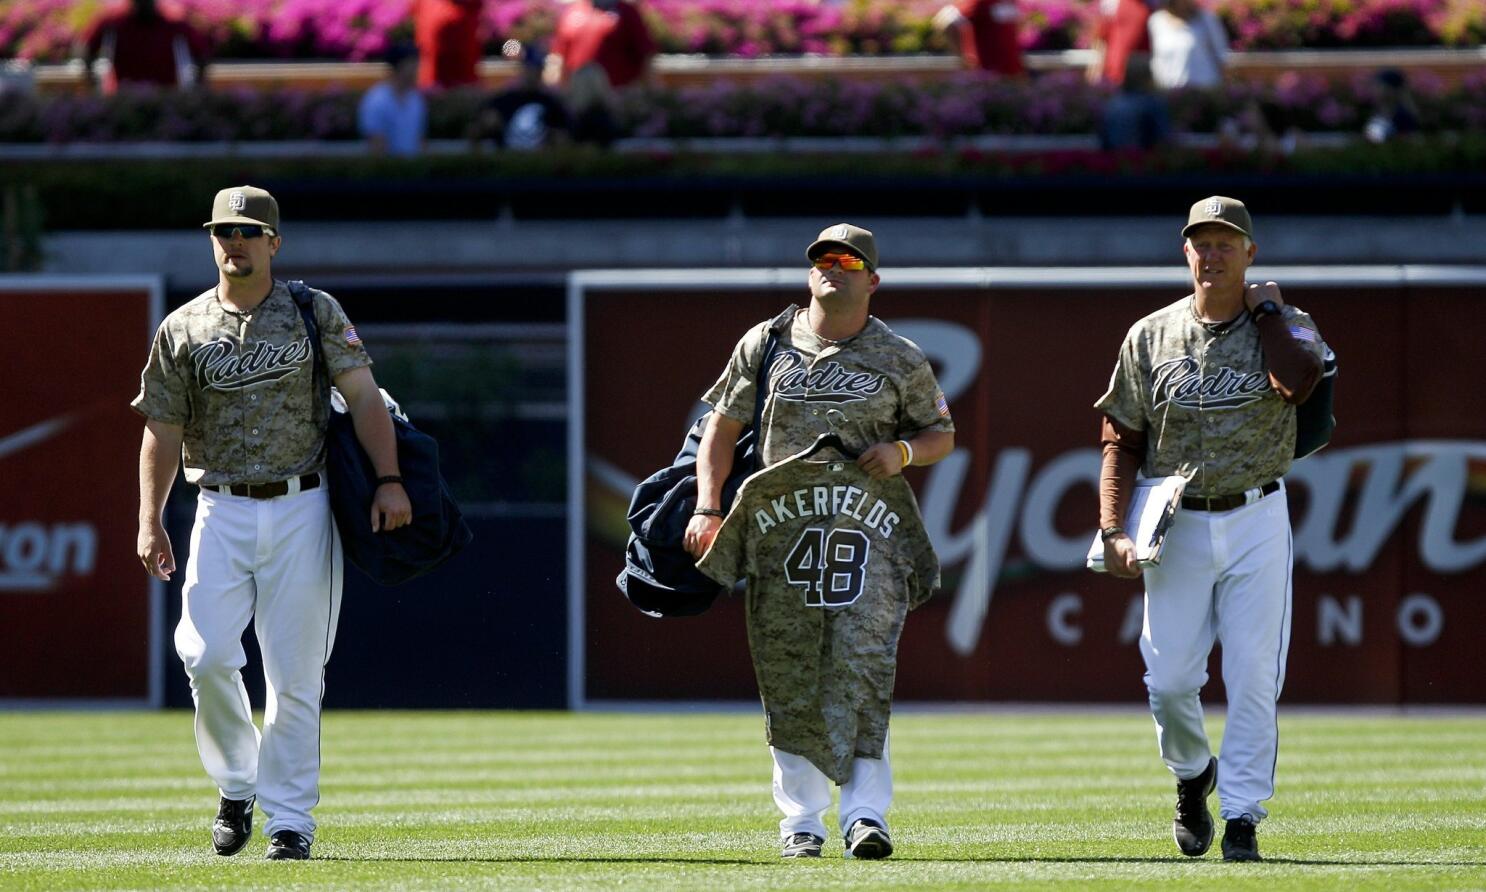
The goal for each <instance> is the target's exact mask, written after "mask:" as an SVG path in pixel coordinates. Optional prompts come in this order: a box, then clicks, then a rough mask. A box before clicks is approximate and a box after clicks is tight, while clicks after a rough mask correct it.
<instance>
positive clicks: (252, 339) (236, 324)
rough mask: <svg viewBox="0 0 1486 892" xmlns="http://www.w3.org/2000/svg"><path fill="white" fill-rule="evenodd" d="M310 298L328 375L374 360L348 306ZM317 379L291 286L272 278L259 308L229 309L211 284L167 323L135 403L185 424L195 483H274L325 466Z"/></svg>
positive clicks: (190, 478) (320, 295) (189, 474)
mask: <svg viewBox="0 0 1486 892" xmlns="http://www.w3.org/2000/svg"><path fill="white" fill-rule="evenodd" d="M313 294H314V296H315V319H316V321H317V322H319V324H320V340H321V342H322V343H323V344H324V347H325V362H326V365H327V366H328V367H329V370H330V375H331V377H332V378H334V377H335V376H336V375H338V374H340V373H341V372H345V371H348V370H350V369H354V368H359V367H361V366H365V365H371V358H370V357H369V356H367V354H366V348H365V347H363V346H362V344H361V338H360V337H359V336H358V335H357V334H356V329H355V328H353V327H352V325H351V322H350V320H349V319H347V318H346V314H345V311H344V310H342V309H341V305H340V304H339V303H338V302H336V300H335V298H333V297H331V296H330V295H328V294H326V293H325V292H323V291H315V292H313ZM314 378H315V353H314V350H313V349H312V348H311V346H310V338H309V332H308V331H306V330H305V326H304V317H303V316H301V315H300V313H299V307H298V306H297V305H296V304H295V303H294V298H293V296H292V295H290V293H289V288H288V286H286V285H285V284H284V283H283V282H274V285H273V290H272V291H271V292H269V295H268V297H267V298H265V299H264V301H263V303H261V304H259V305H258V307H257V308H256V309H255V310H253V312H252V313H235V312H230V311H229V310H227V308H226V307H224V306H223V305H222V302H221V301H220V300H218V299H217V290H216V289H215V288H213V289H211V290H210V291H205V292H203V293H202V294H201V295H200V296H199V297H197V298H195V299H194V300H192V301H191V302H190V303H188V304H186V305H185V306H183V307H181V308H180V309H178V310H176V311H175V312H173V313H171V314H170V315H169V316H166V317H165V321H164V322H162V323H160V329H159V331H157V332H156V333H155V341H154V343H153V344H152V345H151V346H150V359H149V362H148V364H146V365H145V368H144V372H143V373H142V374H141V375H140V381H139V395H138V396H136V397H135V398H134V401H133V402H132V403H131V404H130V405H131V406H133V408H134V410H135V411H137V412H139V413H140V414H141V415H144V416H146V417H147V418H152V419H154V420H156V421H164V422H166V423H169V424H179V425H182V426H183V427H184V428H185V439H184V445H183V449H182V452H183V454H184V459H185V466H186V481H187V482H188V483H197V484H201V485H203V486H216V485H220V484H223V483H268V482H271V481H274V480H285V479H287V478H289V477H295V476H298V475H300V474H308V473H310V472H312V471H318V470H319V469H320V467H321V466H322V465H323V464H324V460H325V456H324V447H325V423H324V421H323V418H322V417H321V416H317V415H316V412H315V407H316V404H317V403H318V401H319V399H320V396H319V394H317V393H316V391H315V383H314Z"/></svg>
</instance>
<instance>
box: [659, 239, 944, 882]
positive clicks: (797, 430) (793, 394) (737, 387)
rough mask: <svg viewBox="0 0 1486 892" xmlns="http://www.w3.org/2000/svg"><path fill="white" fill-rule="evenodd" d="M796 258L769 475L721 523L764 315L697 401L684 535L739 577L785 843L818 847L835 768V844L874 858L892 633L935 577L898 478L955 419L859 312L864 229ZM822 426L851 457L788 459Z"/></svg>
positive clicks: (915, 355) (927, 460)
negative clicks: (805, 287)
mask: <svg viewBox="0 0 1486 892" xmlns="http://www.w3.org/2000/svg"><path fill="white" fill-rule="evenodd" d="M806 256H807V257H808V259H809V260H810V262H811V264H812V269H811V270H810V277H809V285H810V294H811V299H810V304H809V307H808V308H807V309H805V310H801V311H799V312H798V313H797V314H796V316H795V319H794V322H793V324H792V325H790V326H789V327H788V328H787V330H785V331H784V332H782V333H781V335H780V338H779V343H778V346H777V348H776V352H775V356H774V359H773V360H772V362H771V365H770V376H769V393H768V394H766V398H765V402H764V409H763V414H762V416H761V417H762V419H763V421H762V422H761V425H762V427H763V430H762V431H761V433H762V450H763V451H762V460H763V464H764V466H765V470H763V471H761V472H759V473H758V474H756V475H754V476H753V477H751V478H750V479H749V482H748V483H747V484H746V485H745V491H743V492H740V495H739V497H738V498H737V499H736V500H735V505H734V507H733V512H732V514H731V515H730V516H729V517H728V521H727V523H726V524H724V522H723V519H724V513H723V511H722V501H721V491H722V484H723V481H724V480H725V479H726V478H727V475H728V472H729V471H730V470H731V467H732V459H733V449H734V446H735V445H736V443H737V441H738V437H739V435H740V434H741V433H742V431H743V429H744V427H745V426H746V425H748V424H750V423H752V417H753V407H754V387H755V385H754V381H755V376H756V370H757V369H758V367H759V363H760V362H761V361H762V359H763V352H764V348H765V344H766V341H767V335H768V323H767V322H766V323H763V324H761V325H758V326H755V327H754V328H753V329H751V330H750V331H749V332H748V333H747V334H745V335H744V336H743V338H742V340H740V341H739V342H738V345H737V347H736V348H735V349H734V351H733V355H732V360H731V362H730V363H729V365H728V367H727V368H726V369H725V370H724V371H723V373H722V376H721V377H720V378H719V379H718V381H717V383H716V384H714V385H713V387H712V389H711V390H710V391H708V393H707V394H706V395H705V396H704V397H703V399H704V400H705V401H706V402H707V403H709V404H710V405H711V406H712V407H713V411H712V413H711V414H710V416H709V417H708V422H707V426H706V428H705V431H704V433H703V436H702V442H701V446H700V451H699V456H698V463H697V467H698V472H697V477H698V496H697V499H698V500H697V509H696V515H695V516H694V517H693V518H692V520H691V523H690V525H689V526H688V527H687V531H686V537H685V544H686V547H687V549H688V550H689V551H690V552H691V553H692V554H693V555H695V556H697V557H699V558H700V557H702V556H703V555H704V554H707V553H708V549H709V548H712V547H716V548H717V553H716V554H715V555H710V554H709V555H708V556H707V558H706V559H705V560H703V561H702V563H701V564H700V565H699V566H700V567H701V569H702V570H703V571H704V572H706V573H708V575H710V576H712V577H713V578H716V579H718V580H719V581H722V582H731V581H732V580H733V579H735V578H738V577H739V576H744V575H746V576H747V577H748V580H749V583H748V607H747V612H748V640H749V646H750V651H751V653H752V656H753V663H754V670H755V673H756V675H757V677H758V682H759V691H760V694H761V696H762V699H763V706H764V713H765V734H766V736H767V738H768V741H769V744H770V752H771V754H772V755H773V759H774V802H775V804H776V805H778V807H779V809H780V811H782V812H783V813H784V818H783V819H782V820H781V821H780V822H779V830H780V836H781V840H782V842H783V850H782V854H783V856H784V857H786V858H791V857H819V856H820V853H821V846H822V845H823V844H824V842H825V837H826V835H827V833H826V827H825V824H824V823H823V822H822V820H821V815H822V814H823V813H824V812H825V810H826V809H827V808H829V807H830V804H831V794H830V786H829V784H830V782H831V781H834V782H835V783H837V784H839V785H840V786H841V809H840V829H841V832H842V835H843V837H844V839H845V843H846V850H847V853H848V854H849V855H851V856H853V857H857V858H885V857H887V856H888V855H890V854H891V853H892V850H893V846H892V841H891V838H890V837H889V835H888V826H887V817H886V816H887V810H888V806H889V804H890V803H891V800H892V772H891V766H890V763H889V755H888V740H887V726H888V713H889V709H890V704H891V697H892V689H893V677H894V672H895V669H896V664H897V650H898V636H899V633H900V632H901V630H902V624H903V618H904V614H905V613H906V612H907V610H908V608H909V607H911V606H914V605H915V604H917V603H918V602H919V601H921V600H923V599H925V598H927V597H928V595H929V593H930V592H931V591H932V589H933V587H934V586H935V585H937V582H938V565H937V562H935V561H934V560H933V553H932V550H931V549H929V548H928V545H927V540H926V539H925V538H924V533H923V531H922V522H921V521H920V520H919V516H918V509H917V506H916V503H914V501H913V495H912V491H911V490H910V489H909V488H908V487H907V485H906V483H904V482H903V481H902V480H901V479H900V478H899V477H898V475H899V474H901V472H902V470H903V468H905V467H907V466H908V465H909V464H918V465H930V464H933V463H934V462H937V461H939V460H940V459H941V458H943V457H944V456H946V455H948V454H949V452H950V451H951V450H952V449H953V448H954V424H953V422H952V421H951V420H950V416H949V408H948V406H947V405H946V403H945V400H944V395H943V393H942V392H941V391H940V390H939V385H938V383H937V382H936V381H935V379H934V372H933V370H932V369H931V368H930V366H929V363H928V361H927V360H926V359H925V358H924V355H923V353H922V352H921V351H920V350H919V349H918V347H916V346H915V345H914V344H913V343H911V342H910V341H907V340H905V339H903V338H901V337H899V336H897V335H895V334H893V332H892V330H891V329H889V328H888V327H887V326H886V325H884V324H883V323H882V322H881V321H879V320H877V319H875V318H873V317H871V316H870V315H868V303H869V301H870V299H871V296H872V294H873V292H875V291H876V289H877V286H878V283H879V278H878V275H877V245H876V241H875V239H874V238H873V235H872V233H871V232H869V231H867V230H865V229H862V228H861V227H858V226H852V225H850V224H845V223H842V224H838V225H835V226H831V227H828V228H827V229H826V230H825V231H824V232H822V233H821V234H820V237H819V238H817V239H816V240H815V241H814V242H813V243H812V244H811V245H810V247H809V248H808V249H807V250H806ZM832 432H834V433H837V434H838V436H839V438H840V440H841V441H842V445H843V446H844V447H845V451H847V452H849V453H851V454H856V455H858V456H859V457H858V458H857V459H856V460H855V462H854V463H852V462H848V461H843V460H842V459H841V457H839V456H838V457H836V460H835V461H834V462H831V461H825V462H815V463H811V462H810V461H807V460H806V459H805V458H798V459H795V460H794V461H786V460H787V459H790V458H791V457H792V456H796V455H797V454H798V453H801V452H802V451H806V450H808V449H809V448H810V447H812V446H813V445H814V444H815V443H816V440H817V438H818V437H819V436H820V435H822V434H825V433H832ZM816 457H817V458H828V456H824V455H819V456H816ZM827 495H828V497H827ZM889 516H891V517H893V518H895V519H893V520H889V519H888V518H889ZM719 530H722V531H723V532H722V533H719ZM714 542H715V543H716V544H715V546H714Z"/></svg>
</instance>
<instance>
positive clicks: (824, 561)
mask: <svg viewBox="0 0 1486 892" xmlns="http://www.w3.org/2000/svg"><path fill="white" fill-rule="evenodd" d="M871 547H872V543H871V541H870V540H868V538H867V534H866V533H864V532H862V531H861V530H844V529H835V530H830V531H827V530H825V529H824V528H822V527H806V528H805V529H803V530H801V531H800V538H798V539H796V540H795V544H794V546H792V547H791V548H790V550H789V556H788V557H786V558H785V559H784V579H785V581H786V582H788V583H789V584H790V585H798V586H800V587H801V588H803V589H805V606H806V607H845V606H847V605H849V604H852V603H855V602H856V599H857V598H860V597H861V596H862V587H863V585H864V584H865V583H866V579H867V556H868V554H869V552H870V550H871Z"/></svg>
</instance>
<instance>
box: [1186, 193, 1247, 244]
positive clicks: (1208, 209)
mask: <svg viewBox="0 0 1486 892" xmlns="http://www.w3.org/2000/svg"><path fill="white" fill-rule="evenodd" d="M1208 223H1217V224H1218V225H1219V226H1227V227H1228V228H1229V229H1235V230H1237V231H1238V232H1239V233H1241V234H1243V235H1246V236H1248V237H1249V240H1250V241H1253V239H1254V221H1253V220H1250V219H1249V209H1248V208H1246V207H1244V205H1243V202H1241V201H1239V200H1238V199H1237V198H1225V197H1223V196H1222V195H1214V196H1212V197H1210V198H1204V199H1202V200H1201V201H1199V202H1197V203H1196V204H1194V205H1192V211H1191V212H1190V213H1189V214H1187V225H1186V226H1184V227H1183V228H1182V238H1187V237H1188V236H1190V235H1191V234H1192V230H1194V229H1196V228H1197V227H1199V226H1205V225H1207V224H1208Z"/></svg>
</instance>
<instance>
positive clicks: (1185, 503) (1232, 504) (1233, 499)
mask: <svg viewBox="0 0 1486 892" xmlns="http://www.w3.org/2000/svg"><path fill="white" fill-rule="evenodd" d="M1255 490H1258V494H1257V495H1255V496H1253V497H1252V498H1251V497H1250V495H1249V493H1252V492H1254V491H1255ZM1279 491H1280V481H1278V480H1271V481H1269V482H1268V483H1266V484H1264V485H1263V486H1257V487H1255V488H1254V489H1251V490H1247V491H1246V492H1236V493H1234V494H1233V495H1231V496H1213V497H1212V498H1205V497H1203V496H1182V507H1183V508H1185V509H1186V510H1188V511H1232V510H1233V509H1234V508H1242V507H1243V506H1245V505H1247V504H1249V502H1251V501H1254V502H1257V501H1259V500H1260V499H1262V498H1264V497H1265V496H1267V495H1269V494H1271V493H1276V492H1279Z"/></svg>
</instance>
